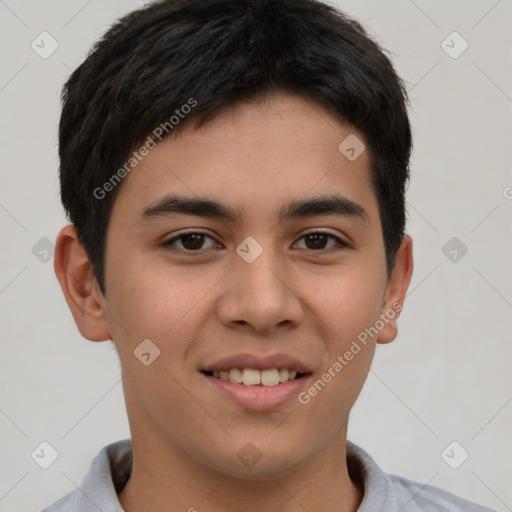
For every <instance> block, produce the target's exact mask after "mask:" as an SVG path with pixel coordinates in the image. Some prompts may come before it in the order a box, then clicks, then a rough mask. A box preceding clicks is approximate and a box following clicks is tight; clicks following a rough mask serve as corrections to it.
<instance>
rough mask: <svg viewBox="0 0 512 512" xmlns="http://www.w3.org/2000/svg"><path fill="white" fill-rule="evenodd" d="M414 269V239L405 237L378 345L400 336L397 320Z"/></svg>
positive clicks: (385, 307)
mask: <svg viewBox="0 0 512 512" xmlns="http://www.w3.org/2000/svg"><path fill="white" fill-rule="evenodd" d="M412 269H413V257H412V238H411V237H410V236H409V235H404V237H403V239H402V243H401V244H400V247H399V249H398V252H397V254H396V259H395V266H394V268H393V270H392V272H391V276H390V278H389V281H388V286H387V289H386V297H385V299H384V305H383V306H382V314H383V315H385V316H384V318H383V321H384V327H383V328H382V329H381V330H380V331H379V334H378V336H377V343H390V342H391V341H393V340H394V339H395V338H396V336H397V334H398V326H397V322H396V321H397V318H398V316H399V315H400V311H401V310H402V307H403V305H404V300H405V294H406V292H407V288H409V283H410V282H411V276H412Z"/></svg>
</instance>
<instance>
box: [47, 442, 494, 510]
mask: <svg viewBox="0 0 512 512" xmlns="http://www.w3.org/2000/svg"><path fill="white" fill-rule="evenodd" d="M347 460H348V466H349V471H350V474H351V476H352V477H355V478H357V479H359V481H360V482H361V483H362V485H363V486H364V497H363V502H362V503H361V505H360V507H359V508H358V509H357V510H358V512H400V511H401V512H420V511H422V512H496V511H494V510H492V509H490V508H487V507H483V506H481V505H477V504H475V503H471V502H469V501H466V500H463V499H462V498H459V497H457V496H455V495H454V494H451V493H449V492H447V491H443V490H442V489H439V488H437V487H433V486H431V485H422V484H419V483H416V482H413V481H411V480H406V479H405V478H401V477H398V476H395V475H388V474H386V473H384V472H383V471H382V470H381V469H380V468H379V467H378V466H377V464H376V463H375V461H374V460H373V459H372V458H371V457H370V456H369V455H368V454H367V453H366V452H365V451H364V450H362V449H361V448H359V447H358V446H356V445H355V444H353V443H351V442H350V441H347ZM131 469H132V444H131V439H124V440H121V441H117V442H115V443H112V444H109V445H107V446H105V447H104V448H102V449H101V450H100V452H99V453H98V455H97V456H96V457H95V458H94V459H93V461H92V463H91V466H90V468H89V471H88V472H87V474H86V475H85V477H84V479H83V480H82V484H81V485H80V487H79V488H77V489H75V490H74V491H71V492H70V493H69V494H66V495H65V496H64V497H62V498H61V499H60V500H58V501H57V502H55V503H54V504H53V505H51V506H50V507H48V508H46V509H44V510H43V512H98V510H101V511H102V512H124V511H123V509H122V507H121V505H120V503H119V500H118V498H117V495H118V494H119V493H120V492H121V490H122V488H123V487H124V485H125V484H126V482H127V481H128V479H129V478H130V474H131Z"/></svg>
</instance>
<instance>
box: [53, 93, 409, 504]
mask: <svg viewBox="0 0 512 512" xmlns="http://www.w3.org/2000/svg"><path fill="white" fill-rule="evenodd" d="M350 134H356V135H357V136H358V137H359V139H361V140H363V141H364V137H363V136H362V135H361V134H360V133H359V132H358V131H357V130H355V129H354V128H352V127H350V126H348V125H346V124H342V123H340V121H339V120H338V119H336V118H335V117H333V116H332V115H331V114H330V113H329V112H328V111H326V110H324V109H323V108H321V107H319V106H318V105H317V104H315V103H312V102H309V101H306V100H304V99H301V98H298V97H295V96H290V95H287V94H277V95H274V96H272V97H268V98H266V99H265V100H259V101H258V102H250V103H244V104H241V105H238V106H236V108H234V109H232V110H230V111H227V112H225V113H223V114H222V115H219V116H217V117H216V118H215V119H214V120H212V121H211V122H209V123H207V124H206V125H204V126H203V127H201V128H200V129H196V126H195V124H194V123H190V124H188V125H186V126H185V127H184V129H183V131H181V132H179V133H178V134H177V135H176V136H174V137H172V138H169V139H167V140H165V141H164V142H162V143H161V144H159V145H158V146H157V147H156V148H155V149H153V150H152V151H150V153H149V154H148V155H147V156H146V157H145V158H144V159H143V160H142V161H141V163H139V164H138V165H137V167H136V168H135V169H134V170H133V171H132V172H131V174H130V175H128V176H127V177H126V178H125V179H124V181H123V183H122V188H121V190H120V191H119V195H118V197H117V198H116V201H115V203H114V207H113V210H112V216H111V218H110V221H109V228H108V233H107V241H106V265H105V269H106V273H105V275H106V279H105V287H106V296H105V297H104V296H103V295H102V294H101V292H100V290H99V287H98V284H97V282H96V281H95V279H94V277H93V274H92V268H91V266H90V264H89V262H88V261H87V257H86V255H85V253H84V251H83V249H82V247H81V246H80V244H79V242H78V241H77V236H76V231H75V229H74V228H73V227H72V226H66V227H65V228H63V229H62V230H61V232H60V233H59V236H58V239H57V244H56V255H55V270H56V274H57V277H58V279H59V282H60V284H61V287H62V289H63V292H64V295H65V297H66V300H67V302H68V305H69V307H70V309H71V312H72V314H73V316H74V319H75V322H76V324H77V326H78V328H79V330H80V332H81V334H82V335H83V336H84V337H85V338H87V339H89V340H92V341H103V340H107V339H112V340H113V342H114V344H115V347H116V349H117V351H118V354H119V357H120V361H121V365H122V369H123V374H124V377H123V389H124V394H125V400H126V406H127V413H128V418H129V422H130V428H131V434H132V443H133V453H134V468H133V473H132V476H131V478H130V480H129V482H128V484H127V485H126V487H125V488H124V489H123V491H122V492H121V493H120V495H119V500H120V503H121V505H122V507H123V508H124V510H126V511H127V512H135V511H137V510H143V509H144V510H153V511H154V512H163V511H166V512H167V511H169V510H189V509H191V508H192V507H194V508H195V509H197V510H199V511H201V510H208V511H209V512H216V511H223V512H226V511H238V510H240V509H241V508H242V507H243V509H244V511H245V512H251V511H253V510H254V511H256V510H258V511H260V510H262V509H263V510H269V511H282V512H295V511H304V510H309V511H312V510H336V511H340V512H341V511H355V510H357V508H358V506H359V504H360V503H361V500H362V497H363V490H362V489H361V488H360V487H359V484H358V483H357V482H355V481H352V480H351V478H350V475H349V473H348V470H347V466H346V463H345V443H346V433H347V423H348V418H349V412H350V409H351V407H352V405H353V404H354V402H355V400H356V398H357V396H358V395H359V393H360V391H361V388H362V386H363V383H364V381H365V379H366V377H367V375H368V372H369V369H370V364H371V361H372V358H373V354H374V350H375V346H376V344H377V343H388V342H390V341H392V340H393V339H395V337H396V335H397V323H396V319H397V317H398V315H396V316H395V317H394V319H392V320H390V321H389V322H387V323H386V324H385V326H384V327H383V328H382V329H381V330H380V331H379V334H378V335H377V336H376V337H374V338H370V339H369V341H368V343H367V345H366V346H365V347H363V349H362V350H361V351H360V352H359V353H358V354H357V355H356V356H354V358H353V359H352V360H351V361H350V362H349V363H348V364H347V365H346V366H345V367H344V368H343V370H342V371H341V372H340V373H338V374H337V375H336V377H334V378H333V379H332V380H331V382H330V383H328V385H326V386H325V388H324V389H323V390H322V391H321V392H319V393H318V394H317V395H316V396H315V397H313V398H312V399H311V401H310V402H309V403H308V404H306V405H303V404H301V403H299V402H298V400H296V399H293V400H291V401H290V402H289V403H287V404H285V405H284V406H282V407H279V408H277V409H275V410H273V411H265V412H255V411H249V410H246V409H245V408H242V407H240V406H238V405H236V404H234V403H233V402H231V401H230V400H228V399H227V398H226V397H224V396H223V395H222V394H221V393H219V392H218V391H217V390H215V389H213V387H212V386H210V385H206V384H205V382H204V380H205V379H204V377H203V376H202V374H201V373H199V370H200V369H201V368H204V367H205V366H206V365H207V364H209V363H213V362H214V361H216V360H218V359H219V358H221V357H224V356H227V355H231V354H235V353H240V352H248V353H251V354H273V353H276V352H284V353H287V354H291V355H293V356H295V357H297V358H298V359H301V360H303V361H305V362H307V363H308V364H309V365H310V367H311V368H312V370H313V378H312V382H314V381H316V380H317V379H318V378H320V377H321V375H322V374H323V373H324V372H325V371H327V369H328V368H329V367H330V366H332V364H333V362H334V361H336V358H337V357H338V356H339V355H343V354H344V353H345V352H346V350H348V349H349V347H350V346H351V343H352V341H353V340H355V339H356V338H357V335H358V334H359V333H361V332H362V331H364V329H365V328H366V327H369V326H373V325H374V324H375V322H376V321H377V320H378V319H379V315H380V314H381V313H385V312H386V311H389V310H390V309H391V308H392V305H393V304H400V305H402V304H403V301H404V298H405V294H406V291H407V288H408V286H409V282H410V279H411V274H412V269H413V259H412V240H411V238H410V237H409V236H408V235H405V236H404V238H403V242H402V245H401V247H400V249H399V251H398V254H397V258H396V264H395V267H394V269H393V272H392V274H391V277H390V278H389V279H388V276H387V274H386V265H385V253H384V243H383V239H382V231H381V224H380V218H379V212H378V205H377V200H376V196H375V193H374V191H373V189H372V187H371V184H370V171H369V165H370V160H369V154H368V151H364V152H363V153H362V154H361V155H360V156H359V157H358V158H357V159H356V160H355V161H349V160H348V159H347V158H346V157H345V156H344V155H343V154H342V153H341V152H340V151H339V150H338V146H339V144H340V143H341V141H343V140H344V139H345V138H346V137H347V136H348V135H350ZM171 192H172V193H179V194H183V195H186V196H189V197H195V196H207V197H209V198H212V199H215V200H218V201H222V202H224V203H226V204H228V205H230V206H232V207H233V208H236V209H240V214H241V216H240V218H239V219H238V221H237V222H234V223H231V222H227V221H224V220H219V219H209V218H203V217H198V216H192V217H191V216H184V215H181V216H178V215H175V216H165V215H162V216H159V217H157V218H154V219H151V220H148V221H141V212H142V211H143V210H144V208H146V207H147V206H148V205H151V204H154V203H155V201H157V200H158V199H160V198H161V197H162V196H164V195H165V194H168V193H171ZM332 193H336V194H338V195H343V196H345V197H347V198H349V199H350V200H352V201H354V202H356V203H358V204H360V205H361V206H362V207H363V208H364V209H365V210H366V212H367V215H368V218H367V222H363V221H361V220H360V219H357V218H355V217H354V216H339V215H331V216H327V217H326V216H314V217H306V218H297V219H290V220H286V221H283V222H278V221H277V217H276V215H277V210H278V208H279V207H280V206H281V205H283V204H286V203H288V202H289V201H291V200H294V199H295V200H299V199H304V198H307V197H312V196H317V195H320V194H332ZM189 228H194V229H195V230H197V231H200V232H204V233H206V234H207V235H209V236H211V237H212V238H208V237H206V238H205V239H204V242H203V245H201V244H199V247H200V250H199V252H200V253H201V254H200V255H199V256H197V252H196V253H194V254H196V255H195V256H194V254H192V255H190V253H191V252H192V251H191V250H189V252H188V253H186V249H185V248H184V247H186V248H190V247H191V245H192V244H191V243H190V241H189V243H188V245H186V240H185V241H184V240H183V239H181V241H180V240H179V241H177V242H175V244H174V248H175V250H176V251H179V250H181V251H182V252H181V253H179V252H173V251H172V250H171V249H170V248H169V247H163V246H162V242H163V241H166V240H169V239H170V238H172V237H173V236H175V235H176V234H178V233H179V232H181V231H183V230H185V229H189ZM312 230H321V231H322V232H325V233H328V234H331V235H334V236H337V237H339V238H340V239H341V240H343V241H344V242H345V243H347V244H348V246H346V247H343V246H341V247H340V246H337V244H336V241H335V240H334V239H330V238H327V239H325V241H324V242H322V243H323V244H324V245H321V244H320V245H319V246H318V245H317V246H315V245H314V243H312V242H308V241H307V238H303V237H304V235H305V234H306V233H307V232H309V231H312ZM247 236H251V237H253V238H254V239H255V240H256V241H257V242H258V244H259V245H260V246H261V247H262V249H263V252H262V254H261V255H260V256H259V257H258V258H257V259H256V260H255V261H254V262H252V263H250V264H249V263H247V262H246V261H244V260H243V259H242V258H241V257H240V256H239V255H238V254H237V252H236V248H237V246H238V245H239V244H240V243H241V242H242V241H243V240H244V239H245V238H246V237H247ZM317 247H318V248H317ZM147 338H149V339H151V340H152V342H153V343H154V344H155V345H157V346H158V348H159V349H160V351H161V353H160V356H159V357H158V358H157V359H155V360H154V362H153V363H152V364H151V365H149V366H145V365H143V364H142V363H141V362H140V360H139V359H138V358H137V357H134V354H133V352H134V350H135V349H136V347H137V346H138V345H139V344H140V343H141V341H142V340H144V339H147ZM248 442H251V443H252V444H254V445H255V446H256V447H257V449H258V450H259V452H260V453H261V455H262V456H261V459H260V460H259V461H258V462H257V463H256V464H255V465H254V466H252V467H246V466H245V465H244V464H242V463H241V462H240V460H239V459H238V457H237V453H238V451H239V450H240V449H241V448H242V447H243V446H244V445H245V444H246V443H248ZM306 483H307V485H306Z"/></svg>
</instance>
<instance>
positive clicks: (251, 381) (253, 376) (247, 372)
mask: <svg viewBox="0 0 512 512" xmlns="http://www.w3.org/2000/svg"><path fill="white" fill-rule="evenodd" d="M260 381H261V374H260V372H259V370H253V369H252V368H244V371H243V373H242V382H243V383H244V386H256V385H257V384H259V383H260Z"/></svg>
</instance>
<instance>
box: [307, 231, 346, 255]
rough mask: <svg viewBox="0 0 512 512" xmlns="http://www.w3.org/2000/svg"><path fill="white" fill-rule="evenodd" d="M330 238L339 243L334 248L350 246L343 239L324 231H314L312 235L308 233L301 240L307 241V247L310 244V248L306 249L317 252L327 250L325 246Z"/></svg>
mask: <svg viewBox="0 0 512 512" xmlns="http://www.w3.org/2000/svg"><path fill="white" fill-rule="evenodd" d="M329 238H330V239H331V240H334V241H335V242H337V243H336V244H335V245H334V247H336V246H338V247H348V244H346V243H345V242H344V241H343V240H341V238H338V237H337V236H334V235H331V234H330V233H326V232H324V231H312V232H310V233H306V234H305V235H303V236H302V237H301V238H300V239H301V240H302V239H304V240H305V241H306V245H307V244H308V243H309V247H306V249H310V250H314V251H317V250H322V249H325V244H326V242H327V240H328V239H329ZM331 248H332V247H331Z"/></svg>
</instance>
